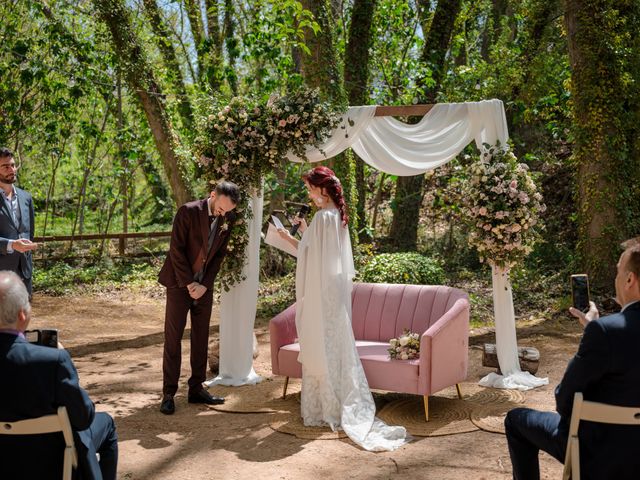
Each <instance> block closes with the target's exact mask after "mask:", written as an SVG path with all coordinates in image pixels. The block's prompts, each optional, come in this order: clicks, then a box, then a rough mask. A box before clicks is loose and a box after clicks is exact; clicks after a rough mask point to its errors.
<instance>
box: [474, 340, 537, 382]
mask: <svg viewBox="0 0 640 480" xmlns="http://www.w3.org/2000/svg"><path fill="white" fill-rule="evenodd" d="M518 360H520V369H521V370H523V371H526V372H529V373H531V374H532V375H535V373H536V372H537V371H538V365H539V363H540V352H539V351H538V349H537V348H534V347H518ZM482 366H483V367H494V368H497V369H498V374H499V375H501V374H502V372H500V365H499V364H498V352H497V351H496V344H495V343H485V344H484V345H483V348H482Z"/></svg>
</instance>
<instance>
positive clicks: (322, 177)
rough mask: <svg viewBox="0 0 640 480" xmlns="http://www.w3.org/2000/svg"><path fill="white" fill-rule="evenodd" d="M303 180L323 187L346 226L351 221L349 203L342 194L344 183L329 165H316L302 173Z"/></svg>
mask: <svg viewBox="0 0 640 480" xmlns="http://www.w3.org/2000/svg"><path fill="white" fill-rule="evenodd" d="M302 180H304V181H305V182H308V183H309V185H313V186H314V187H319V188H322V189H323V190H324V191H325V193H326V194H327V195H329V197H331V200H333V203H334V204H335V206H336V208H337V209H338V211H339V212H340V218H341V220H342V225H343V226H344V227H346V226H347V224H348V223H349V215H348V214H347V204H346V203H345V202H344V195H343V194H342V184H341V183H340V180H339V179H338V177H336V174H335V173H333V170H331V169H330V168H328V167H316V168H312V169H311V170H308V171H307V172H305V173H303V174H302Z"/></svg>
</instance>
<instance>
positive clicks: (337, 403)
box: [296, 208, 410, 451]
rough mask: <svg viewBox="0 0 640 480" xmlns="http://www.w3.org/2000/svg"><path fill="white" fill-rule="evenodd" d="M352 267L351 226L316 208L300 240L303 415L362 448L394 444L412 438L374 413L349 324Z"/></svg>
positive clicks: (298, 318)
mask: <svg viewBox="0 0 640 480" xmlns="http://www.w3.org/2000/svg"><path fill="white" fill-rule="evenodd" d="M354 273H355V271H354V266H353V254H352V251H351V241H350V240H349V231H348V229H347V228H344V227H343V226H342V221H341V219H340V213H339V211H338V210H337V209H335V208H332V209H322V210H319V211H318V213H316V215H315V216H314V218H313V220H312V221H311V224H310V225H309V228H307V230H306V231H305V232H304V235H303V236H302V240H301V241H300V244H299V245H298V264H297V270H296V301H297V304H296V305H297V306H296V328H297V330H298V340H299V342H300V355H299V357H298V360H299V361H300V363H302V405H301V411H302V419H303V421H304V424H305V425H307V426H321V425H329V426H330V427H331V428H332V429H333V430H336V429H338V428H342V429H343V430H344V431H345V433H346V434H347V435H348V436H349V438H351V440H353V441H354V442H355V443H357V444H358V445H360V446H362V447H363V448H365V449H366V450H373V451H379V450H394V449H396V448H398V447H399V446H401V445H403V444H404V443H406V442H408V441H409V439H410V438H409V437H408V435H407V432H406V430H405V429H404V427H392V426H388V425H386V424H385V423H384V422H382V421H381V420H379V419H378V418H376V417H375V412H376V407H375V404H374V402H373V397H372V396H371V392H370V390H369V385H368V384H367V379H366V377H365V375H364V370H363V369H362V364H361V363H360V358H359V357H358V354H357V351H356V346H355V339H354V337H353V330H352V328H351V289H352V279H353V276H354Z"/></svg>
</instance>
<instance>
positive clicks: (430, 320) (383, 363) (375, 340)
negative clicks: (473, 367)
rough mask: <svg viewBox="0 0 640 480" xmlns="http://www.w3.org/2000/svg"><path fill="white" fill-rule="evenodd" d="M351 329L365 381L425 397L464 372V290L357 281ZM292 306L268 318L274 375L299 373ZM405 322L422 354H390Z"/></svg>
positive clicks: (466, 305)
mask: <svg viewBox="0 0 640 480" xmlns="http://www.w3.org/2000/svg"><path fill="white" fill-rule="evenodd" d="M352 302H353V303H352V309H353V320H352V326H353V333H354V336H355V339H356V348H357V349H358V353H359V355H360V360H361V361H362V366H363V367H364V371H365V375H366V376H367V380H368V382H369V387H370V388H372V389H377V390H386V391H393V392H402V393H412V394H417V395H422V396H423V397H424V409H425V419H426V420H427V421H428V420H429V403H428V399H429V395H431V394H433V393H436V392H438V391H440V390H442V389H444V388H446V387H449V386H451V385H456V388H457V391H458V396H460V398H462V396H461V392H460V386H459V385H458V384H459V382H462V381H463V380H465V378H466V376H467V363H468V351H467V350H468V339H469V300H468V297H467V294H466V293H465V292H463V291H462V290H458V289H456V288H451V287H445V286H433V285H392V284H382V283H376V284H374V283H356V284H354V288H353V293H352ZM295 308H296V306H295V304H293V305H291V306H290V307H289V308H287V309H286V310H284V311H283V312H282V313H280V314H279V315H277V316H275V317H274V318H272V319H271V321H270V323H269V331H270V334H271V367H272V370H273V373H274V374H275V375H284V376H286V377H287V378H286V380H285V385H284V391H283V398H284V397H285V396H286V392H287V384H288V382H289V377H293V378H301V377H302V365H301V364H300V363H299V362H298V352H299V351H300V346H299V344H298V343H297V333H296V324H295V316H296V310H295ZM404 328H407V329H409V330H411V331H412V332H417V333H420V334H421V340H420V358H419V359H416V360H391V359H390V358H389V354H388V353H387V348H388V347H389V340H390V339H391V338H394V337H396V338H397V337H398V335H400V334H402V331H403V329H404Z"/></svg>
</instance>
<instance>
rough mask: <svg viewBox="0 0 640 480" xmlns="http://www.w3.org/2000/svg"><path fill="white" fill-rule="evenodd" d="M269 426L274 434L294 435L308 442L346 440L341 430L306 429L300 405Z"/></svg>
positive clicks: (325, 428) (326, 428) (279, 416)
mask: <svg viewBox="0 0 640 480" xmlns="http://www.w3.org/2000/svg"><path fill="white" fill-rule="evenodd" d="M269 426H270V427H271V428H272V429H274V430H275V431H276V432H281V433H287V434H289V435H295V436H296V437H297V438H303V439H308V440H338V439H340V438H346V436H347V434H346V433H344V432H343V431H342V430H338V431H337V432H334V431H332V430H331V428H329V427H307V426H305V425H304V423H302V416H301V415H300V404H298V407H297V409H292V411H291V412H289V414H288V415H282V416H281V415H278V418H277V419H276V420H275V421H273V422H271V423H270V424H269Z"/></svg>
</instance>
